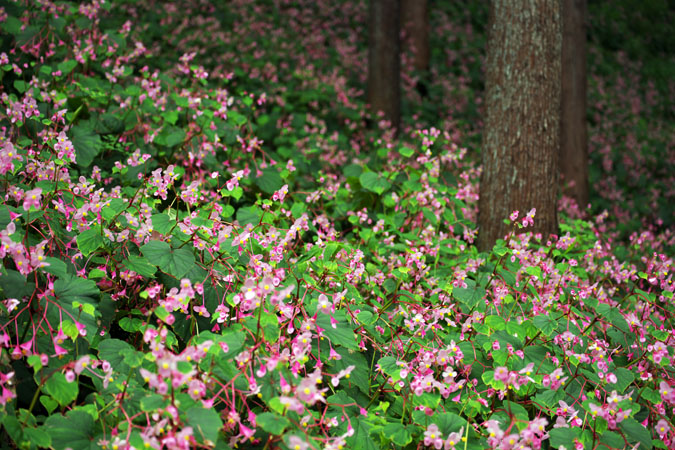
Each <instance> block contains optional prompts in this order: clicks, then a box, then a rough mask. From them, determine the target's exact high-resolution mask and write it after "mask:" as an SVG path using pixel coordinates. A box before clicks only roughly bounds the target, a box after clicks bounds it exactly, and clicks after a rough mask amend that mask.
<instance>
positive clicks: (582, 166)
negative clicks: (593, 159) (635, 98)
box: [559, 0, 588, 211]
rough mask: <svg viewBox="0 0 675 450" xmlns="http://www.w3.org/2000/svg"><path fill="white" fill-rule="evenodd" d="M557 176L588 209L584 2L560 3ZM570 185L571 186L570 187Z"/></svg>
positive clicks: (580, 204)
mask: <svg viewBox="0 0 675 450" xmlns="http://www.w3.org/2000/svg"><path fill="white" fill-rule="evenodd" d="M562 3H563V9H562V10H563V19H562V22H563V41H562V99H561V101H562V106H561V116H560V160H559V164H560V175H561V177H562V180H561V181H562V183H563V184H564V185H567V186H568V188H567V189H565V190H564V191H563V192H564V193H565V194H567V195H569V196H570V197H572V198H574V199H575V200H576V201H577V204H578V205H579V207H580V208H581V210H582V211H583V210H584V209H585V208H586V205H588V135H587V131H586V0H563V2H562ZM570 185H571V186H570Z"/></svg>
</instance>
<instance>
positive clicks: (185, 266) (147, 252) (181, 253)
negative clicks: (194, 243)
mask: <svg viewBox="0 0 675 450" xmlns="http://www.w3.org/2000/svg"><path fill="white" fill-rule="evenodd" d="M141 252H142V253H143V256H145V257H146V258H147V259H148V261H152V264H154V265H156V266H158V267H159V268H160V269H161V270H162V271H163V272H166V273H168V274H169V275H173V276H174V277H176V278H183V277H184V276H185V275H186V274H187V273H188V272H189V271H190V269H192V266H193V265H194V263H195V255H194V253H193V252H192V251H191V250H189V249H187V248H177V249H172V248H171V246H170V245H169V244H167V243H166V242H162V241H150V242H148V243H147V244H145V245H144V246H143V247H141Z"/></svg>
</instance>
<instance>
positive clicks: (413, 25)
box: [401, 0, 430, 72]
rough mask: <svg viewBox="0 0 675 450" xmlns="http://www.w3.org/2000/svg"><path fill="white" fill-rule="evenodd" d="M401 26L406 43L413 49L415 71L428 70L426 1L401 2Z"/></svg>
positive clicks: (405, 0)
mask: <svg viewBox="0 0 675 450" xmlns="http://www.w3.org/2000/svg"><path fill="white" fill-rule="evenodd" d="M401 25H402V26H403V29H404V30H405V32H406V33H405V34H406V43H407V44H408V46H409V47H411V48H412V49H413V55H415V57H414V59H413V66H414V67H415V70H418V71H420V72H426V71H427V69H428V68H429V58H430V50H429V8H428V2H427V0H401Z"/></svg>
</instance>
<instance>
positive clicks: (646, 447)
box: [619, 418, 652, 450]
mask: <svg viewBox="0 0 675 450" xmlns="http://www.w3.org/2000/svg"><path fill="white" fill-rule="evenodd" d="M619 427H621V431H623V435H624V436H625V437H626V439H627V440H628V442H629V443H631V444H636V443H640V450H650V449H651V448H652V436H651V433H650V432H649V430H647V429H646V428H645V427H643V426H642V425H640V423H639V422H638V421H637V420H635V419H633V418H628V419H624V420H623V421H622V422H621V423H620V424H619Z"/></svg>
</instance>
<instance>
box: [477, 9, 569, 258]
mask: <svg viewBox="0 0 675 450" xmlns="http://www.w3.org/2000/svg"><path fill="white" fill-rule="evenodd" d="M561 19H562V18H561V0H493V1H492V5H491V7H490V19H489V34H488V44H487V45H488V51H487V64H486V95H485V103H486V111H487V113H486V118H485V131H484V133H483V145H482V158H483V172H482V175H481V184H480V200H479V203H478V208H479V213H478V225H479V232H478V248H479V249H481V250H489V249H490V248H491V247H492V245H494V243H495V241H496V240H497V239H499V238H502V237H504V236H505V235H506V234H507V233H508V232H509V230H510V229H511V228H510V227H509V226H508V225H506V224H504V222H503V220H504V219H506V218H508V216H509V214H510V213H511V212H513V211H515V210H518V211H520V217H521V218H522V217H524V216H525V214H526V213H527V212H528V211H529V210H530V209H531V208H536V209H537V213H536V217H535V218H534V227H533V228H528V230H532V231H534V232H541V233H542V234H544V235H548V234H549V233H554V232H556V231H557V214H556V200H557V192H558V150H559V147H560V145H559V144H560V92H561V91H560V76H561V69H560V64H561V45H562V43H561V41H562V23H561V22H562V20H561Z"/></svg>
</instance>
